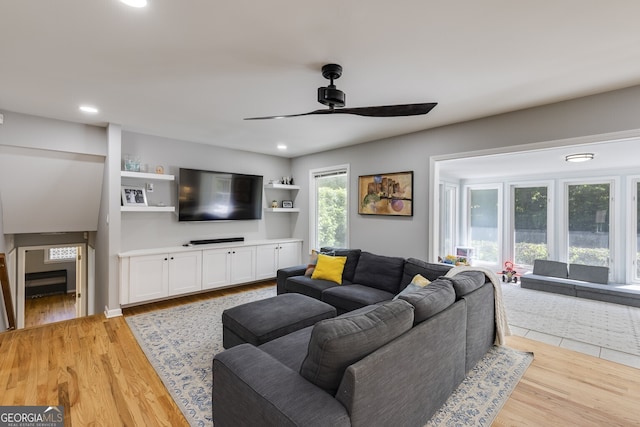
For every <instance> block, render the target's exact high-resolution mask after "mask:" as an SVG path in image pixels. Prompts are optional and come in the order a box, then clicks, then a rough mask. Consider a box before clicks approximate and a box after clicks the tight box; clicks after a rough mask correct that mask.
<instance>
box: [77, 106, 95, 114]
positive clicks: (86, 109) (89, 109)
mask: <svg viewBox="0 0 640 427" xmlns="http://www.w3.org/2000/svg"><path fill="white" fill-rule="evenodd" d="M80 111H82V112H83V113H89V114H96V113H97V112H98V109H97V108H96V107H93V106H91V105H81V106H80Z"/></svg>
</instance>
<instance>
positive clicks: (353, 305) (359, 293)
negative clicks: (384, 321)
mask: <svg viewBox="0 0 640 427" xmlns="http://www.w3.org/2000/svg"><path fill="white" fill-rule="evenodd" d="M392 298H393V294H392V293H391V292H387V291H383V290H381V289H376V288H372V287H369V286H364V285H342V286H334V287H332V288H329V289H327V290H325V291H324V292H322V301H323V302H326V303H327V304H331V305H332V306H334V307H336V308H337V309H338V312H339V313H342V312H345V311H351V310H355V309H358V308H360V307H364V306H366V305H371V304H375V303H378V302H381V301H389V300H390V299H392Z"/></svg>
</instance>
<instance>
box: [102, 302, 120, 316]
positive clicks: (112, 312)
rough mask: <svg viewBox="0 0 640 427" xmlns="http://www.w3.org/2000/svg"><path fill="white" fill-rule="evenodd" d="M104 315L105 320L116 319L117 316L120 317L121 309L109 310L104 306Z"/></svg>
mask: <svg viewBox="0 0 640 427" xmlns="http://www.w3.org/2000/svg"><path fill="white" fill-rule="evenodd" d="M104 315H105V317H106V318H107V319H109V318H111V317H118V316H122V309H121V308H114V309H109V307H107V306H106V305H105V306H104Z"/></svg>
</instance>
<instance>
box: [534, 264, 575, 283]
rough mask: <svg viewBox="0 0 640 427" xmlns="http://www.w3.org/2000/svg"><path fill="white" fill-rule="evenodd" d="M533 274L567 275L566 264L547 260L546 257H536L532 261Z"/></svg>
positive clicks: (564, 276)
mask: <svg viewBox="0 0 640 427" xmlns="http://www.w3.org/2000/svg"><path fill="white" fill-rule="evenodd" d="M533 274H538V275H540V276H550V277H562V278H565V279H566V278H567V277H568V276H569V274H568V271H567V264H565V263H564V262H559V261H549V260H546V259H536V260H534V261H533Z"/></svg>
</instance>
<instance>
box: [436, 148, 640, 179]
mask: <svg viewBox="0 0 640 427" xmlns="http://www.w3.org/2000/svg"><path fill="white" fill-rule="evenodd" d="M536 145H537V144H532V147H531V149H527V150H523V151H517V152H514V151H509V152H504V153H499V154H486V155H477V154H476V155H471V154H470V155H468V156H466V155H465V154H464V153H461V154H460V156H461V157H459V158H455V159H450V160H444V161H441V162H438V166H439V172H440V177H442V178H448V179H452V180H474V181H478V180H499V179H504V178H508V179H509V180H518V179H524V178H525V177H526V178H540V177H543V178H544V179H553V178H559V177H567V176H571V175H578V176H581V177H584V176H593V175H596V174H598V173H601V174H602V173H608V174H610V173H611V172H612V171H615V174H619V173H624V172H627V171H632V172H634V173H635V174H638V173H640V169H638V167H639V166H640V162H639V161H638V159H639V158H640V141H639V140H638V138H621V139H619V140H613V141H600V142H595V143H580V144H577V145H573V144H568V145H563V146H557V147H544V148H538V147H535V146H536ZM579 153H591V154H593V155H594V158H593V160H590V161H588V162H581V163H571V162H567V161H566V160H565V157H566V156H568V155H570V154H579Z"/></svg>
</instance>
